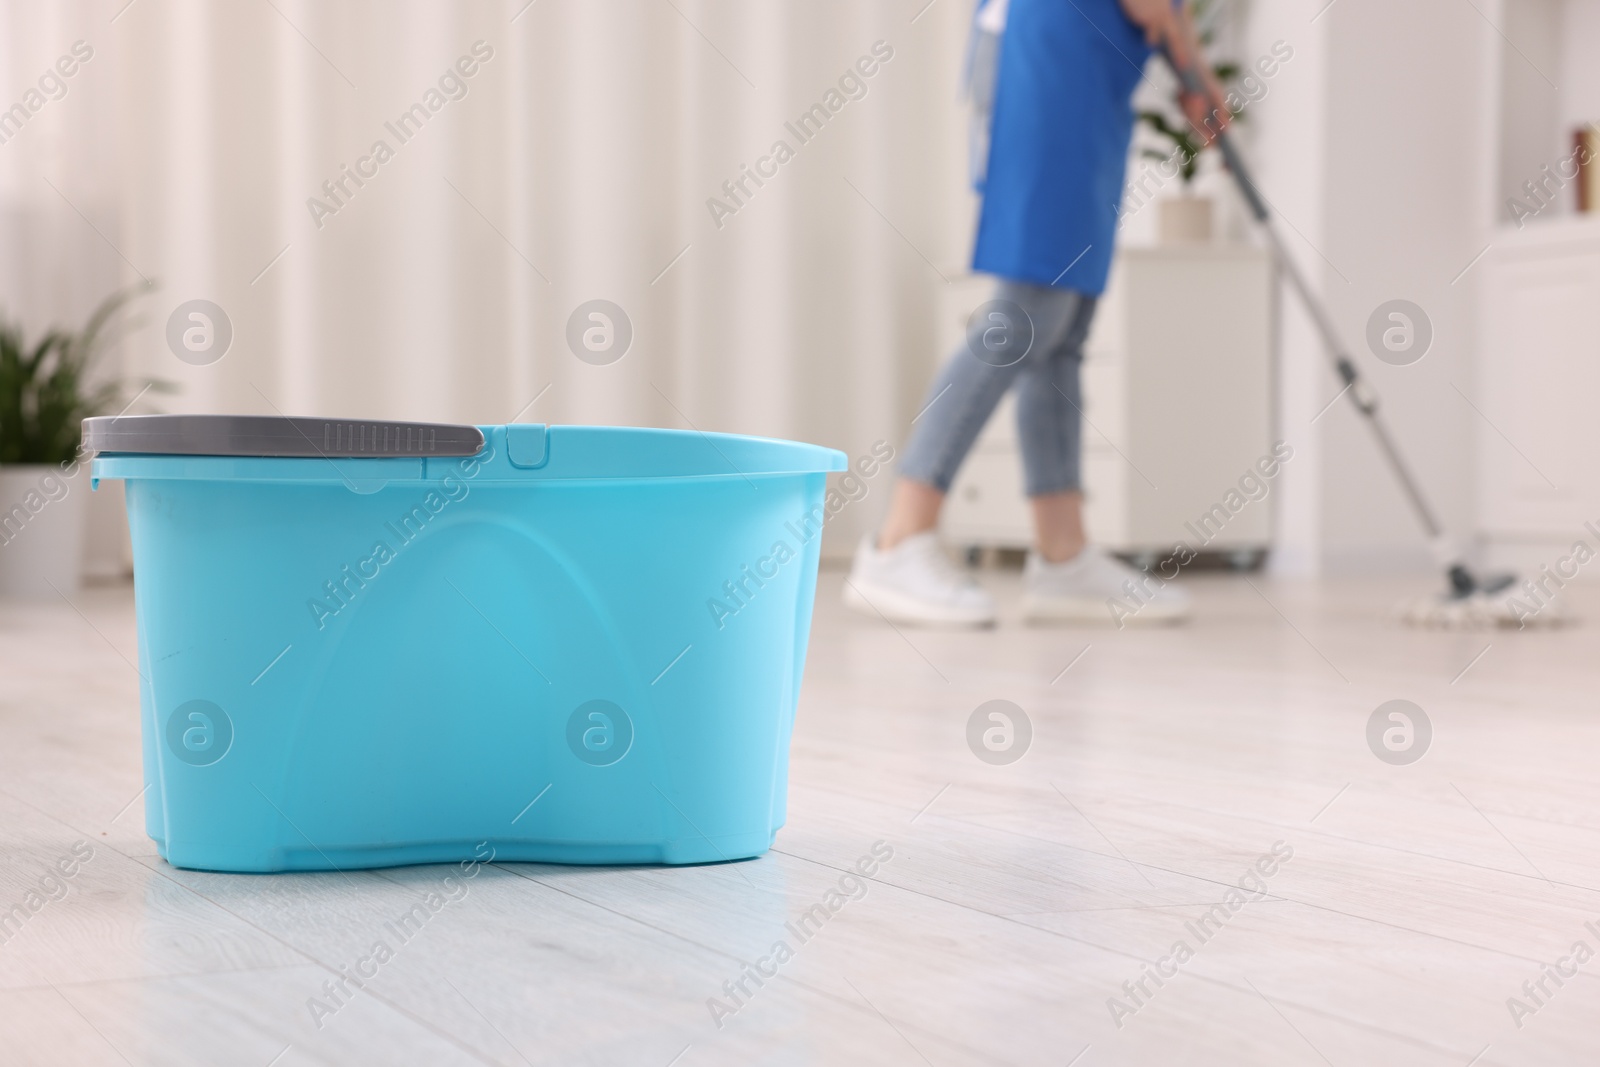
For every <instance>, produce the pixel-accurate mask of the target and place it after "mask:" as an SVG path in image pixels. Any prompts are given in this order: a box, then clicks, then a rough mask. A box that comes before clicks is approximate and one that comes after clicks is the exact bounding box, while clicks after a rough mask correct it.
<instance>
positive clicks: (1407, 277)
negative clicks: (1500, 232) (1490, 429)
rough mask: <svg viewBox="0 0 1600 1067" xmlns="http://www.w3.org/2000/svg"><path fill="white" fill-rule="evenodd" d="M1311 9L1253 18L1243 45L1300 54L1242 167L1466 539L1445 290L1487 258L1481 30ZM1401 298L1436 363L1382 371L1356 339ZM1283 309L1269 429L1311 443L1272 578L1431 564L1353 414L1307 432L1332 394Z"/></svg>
mask: <svg viewBox="0 0 1600 1067" xmlns="http://www.w3.org/2000/svg"><path fill="white" fill-rule="evenodd" d="M1321 6H1322V5H1321V4H1306V3H1300V2H1293V3H1291V2H1288V0H1262V2H1260V3H1258V4H1257V5H1255V8H1254V11H1253V14H1252V30H1251V40H1252V42H1253V43H1254V45H1255V47H1256V48H1258V49H1259V48H1261V47H1264V45H1265V43H1266V42H1270V41H1271V40H1272V39H1275V38H1283V39H1286V40H1288V41H1291V42H1292V43H1293V44H1294V46H1295V48H1296V50H1297V54H1296V59H1295V60H1294V62H1293V64H1291V65H1289V67H1287V68H1286V69H1285V71H1284V73H1283V76H1282V77H1281V78H1280V79H1279V80H1278V84H1277V85H1276V86H1275V88H1274V93H1275V95H1272V96H1269V97H1268V99H1266V100H1265V101H1263V102H1262V105H1261V106H1260V107H1259V109H1258V112H1257V114H1256V115H1255V118H1257V119H1258V120H1259V121H1258V122H1256V123H1255V124H1254V127H1255V128H1254V130H1253V131H1252V133H1253V142H1252V145H1251V148H1252V156H1253V157H1254V158H1255V159H1257V160H1258V161H1260V168H1259V169H1260V171H1261V174H1262V179H1261V181H1262V185H1263V187H1264V189H1265V191H1266V193H1267V195H1268V197H1269V198H1271V199H1272V200H1273V201H1274V202H1275V203H1276V204H1277V205H1278V206H1279V207H1280V209H1281V210H1282V212H1283V214H1284V216H1285V217H1286V219H1287V220H1288V221H1289V223H1291V224H1292V228H1286V230H1285V233H1286V234H1287V235H1288V237H1289V241H1290V243H1291V245H1292V246H1293V247H1294V248H1295V250H1296V251H1297V253H1298V254H1299V259H1300V262H1301V263H1302V264H1303V265H1304V266H1305V267H1306V268H1307V269H1308V270H1309V271H1310V272H1311V273H1312V275H1313V277H1314V278H1315V279H1317V281H1318V283H1319V284H1320V287H1321V290H1322V292H1323V294H1324V298H1325V299H1326V301H1327V302H1328V304H1329V306H1330V308H1331V310H1332V314H1333V317H1334V320H1335V322H1336V324H1337V326H1338V327H1339V329H1340V332H1341V336H1342V337H1343V338H1344V339H1345V343H1346V344H1347V345H1348V346H1349V347H1350V349H1351V352H1352V356H1353V358H1354V359H1355V361H1356V363H1357V366H1358V367H1359V369H1360V370H1361V372H1362V373H1363V374H1364V375H1366V376H1367V377H1368V378H1369V380H1370V381H1371V382H1372V383H1373V384H1374V385H1375V386H1376V387H1377V389H1378V391H1379V392H1380V393H1381V395H1382V396H1383V399H1384V413H1385V415H1386V417H1387V419H1388V420H1389V424H1390V426H1391V428H1392V429H1393V431H1394V435H1395V437H1396V438H1397V440H1398V442H1399V444H1400V446H1401V448H1402V450H1403V451H1404V453H1405V454H1406V456H1407V457H1409V458H1410V459H1411V462H1412V464H1413V466H1414V468H1415V471H1416V473H1417V475H1418V477H1419V479H1420V481H1421V482H1422V484H1423V486H1424V487H1425V489H1426V491H1427V493H1428V495H1429V497H1430V498H1431V500H1432V502H1433V504H1434V506H1435V509H1436V510H1437V511H1438V513H1439V515H1440V517H1441V519H1442V520H1443V521H1444V522H1445V524H1446V526H1447V527H1448V528H1450V529H1451V530H1453V531H1455V532H1457V534H1458V535H1463V536H1464V538H1465V539H1468V540H1470V535H1471V530H1472V517H1473V512H1474V509H1473V491H1474V490H1473V487H1474V479H1473V471H1472V456H1473V454H1474V442H1475V437H1476V433H1477V427H1476V426H1475V424H1474V420H1475V419H1476V416H1475V415H1474V413H1473V411H1472V409H1471V407H1469V406H1468V404H1467V403H1466V402H1465V401H1464V400H1463V399H1462V397H1461V396H1460V395H1458V393H1457V392H1456V390H1457V389H1458V388H1459V389H1460V391H1461V392H1462V393H1465V394H1466V395H1467V396H1468V397H1471V396H1472V395H1473V390H1474V375H1473V371H1472V367H1473V359H1474V350H1473V344H1474V338H1473V328H1472V322H1473V316H1472V310H1473V309H1472V305H1471V291H1472V290H1471V287H1470V285H1468V284H1466V283H1465V282H1464V281H1463V282H1461V283H1459V284H1453V281H1454V279H1456V278H1457V276H1458V274H1459V272H1460V271H1461V270H1462V269H1463V268H1465V267H1466V266H1467V264H1469V263H1470V262H1471V261H1472V259H1473V257H1474V256H1476V255H1477V254H1478V252H1479V251H1480V250H1481V249H1482V247H1483V244H1484V236H1483V235H1484V231H1485V228H1486V227H1485V221H1486V220H1484V218H1483V217H1482V214H1481V204H1482V201H1483V192H1482V182H1481V181H1480V177H1479V175H1478V173H1477V169H1478V165H1479V164H1478V161H1479V160H1480V159H1482V158H1483V156H1482V154H1481V141H1482V138H1483V136H1484V133H1485V124H1484V123H1483V121H1482V119H1481V118H1480V111H1479V109H1480V108H1481V107H1482V91H1481V90H1482V85H1483V81H1484V78H1485V76H1486V71H1485V69H1484V57H1485V53H1484V51H1483V50H1482V49H1481V47H1480V39H1481V34H1482V32H1483V26H1482V23H1481V21H1480V16H1479V15H1478V14H1476V13H1475V12H1474V11H1473V10H1472V8H1471V6H1470V5H1461V4H1456V3H1453V2H1450V0H1414V2H1411V3H1406V4H1400V5H1397V4H1393V3H1386V2H1383V0H1338V2H1337V3H1335V4H1334V5H1333V6H1332V7H1330V8H1328V9H1327V10H1326V12H1325V13H1323V14H1322V15H1321V16H1320V17H1316V19H1315V21H1312V18H1313V16H1315V15H1316V11H1317V9H1318V8H1320V7H1321ZM1296 230H1298V231H1299V232H1298V233H1295V231H1296ZM1396 298H1400V299H1407V300H1412V301H1414V302H1415V303H1417V304H1419V305H1421V306H1422V308H1423V309H1424V311H1426V313H1427V314H1428V316H1429V318H1430V319H1431V321H1432V324H1433V329H1434V341H1433V345H1432V348H1431V350H1430V351H1429V352H1428V354H1427V355H1426V357H1424V358H1423V359H1422V360H1421V361H1420V362H1418V363H1416V364H1413V365H1411V366H1407V367H1392V366H1389V365H1387V364H1385V363H1382V362H1380V361H1379V360H1378V359H1376V358H1375V357H1374V356H1373V355H1372V353H1371V352H1370V351H1369V350H1368V348H1367V346H1366V343H1365V340H1364V336H1365V327H1366V322H1367V318H1368V316H1369V315H1370V314H1371V312H1372V311H1373V309H1374V308H1376V307H1377V306H1378V305H1379V304H1381V303H1383V302H1384V301H1387V300H1390V299H1396ZM1284 300H1285V308H1284V312H1285V314H1284V333H1283V337H1284V348H1283V353H1282V360H1283V364H1282V387H1281V396H1282V403H1283V407H1282V411H1281V419H1282V423H1283V426H1284V432H1285V434H1286V435H1287V436H1288V438H1289V440H1291V441H1296V442H1298V441H1299V440H1300V439H1302V438H1303V439H1305V440H1306V441H1307V450H1306V458H1307V460H1308V462H1306V463H1304V464H1301V463H1300V459H1299V457H1297V459H1296V461H1295V463H1294V464H1291V467H1290V470H1289V474H1290V478H1291V481H1290V482H1288V483H1287V485H1286V490H1287V491H1286V492H1285V493H1284V494H1283V497H1282V500H1281V506H1282V509H1283V510H1282V511H1281V512H1280V518H1281V522H1282V527H1281V528H1282V531H1283V535H1284V542H1285V549H1286V550H1285V551H1284V552H1283V553H1282V554H1281V558H1280V561H1279V562H1280V564H1281V565H1282V566H1283V567H1284V568H1285V569H1287V570H1290V571H1297V572H1312V571H1316V570H1326V571H1333V572H1338V571H1349V570H1361V571H1374V570H1376V571H1385V570H1397V569H1422V568H1427V567H1429V566H1431V565H1432V562H1431V557H1430V556H1429V555H1428V553H1427V548H1426V544H1425V542H1424V540H1423V538H1422V536H1421V532H1420V529H1419V527H1418V525H1417V522H1416V520H1415V519H1414V518H1413V516H1412V513H1411V511H1410V509H1409V507H1408V505H1407V504H1406V502H1405V500H1404V498H1403V497H1402V496H1401V494H1400V492H1399V490H1398V488H1397V487H1396V484H1395V481H1394V479H1393V478H1392V477H1391V476H1390V474H1389V472H1388V470H1387V468H1386V467H1385V466H1384V464H1383V462H1382V459H1381V457H1380V454H1379V453H1378V450H1377V448H1376V446H1375V445H1374V444H1373V442H1372V439H1371V437H1370V435H1369V431H1368V429H1367V427H1366V426H1365V425H1364V424H1363V423H1362V421H1361V419H1360V416H1359V415H1358V414H1357V413H1356V412H1355V410H1354V408H1353V407H1352V406H1350V405H1349V404H1348V403H1346V402H1343V401H1341V402H1340V403H1339V404H1337V405H1335V406H1334V407H1333V408H1332V409H1330V410H1329V411H1328V412H1327V413H1326V414H1325V415H1323V416H1322V417H1321V418H1319V419H1317V421H1316V422H1315V424H1314V425H1312V424H1311V419H1312V418H1313V417H1314V416H1315V415H1316V413H1317V411H1318V410H1320V409H1321V408H1322V407H1323V405H1324V404H1325V403H1326V402H1327V401H1328V400H1329V399H1331V398H1332V397H1333V396H1334V394H1335V393H1337V392H1338V389H1339V383H1338V381H1337V379H1336V378H1334V377H1333V375H1332V374H1331V373H1329V372H1328V371H1326V370H1324V369H1322V366H1321V364H1322V361H1323V360H1324V358H1325V357H1324V354H1323V352H1322V350H1321V347H1320V345H1319V344H1318V343H1317V342H1316V339H1315V337H1314V335H1312V333H1311V332H1310V330H1309V328H1308V326H1307V324H1306V322H1305V321H1304V318H1303V316H1302V315H1301V313H1300V312H1299V309H1298V308H1296V307H1295V306H1294V305H1293V303H1292V300H1293V298H1292V297H1290V296H1287V295H1286V296H1285V297H1284ZM1297 447H1298V444H1297Z"/></svg>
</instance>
